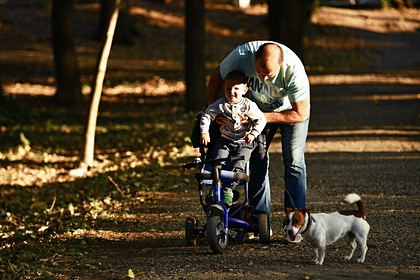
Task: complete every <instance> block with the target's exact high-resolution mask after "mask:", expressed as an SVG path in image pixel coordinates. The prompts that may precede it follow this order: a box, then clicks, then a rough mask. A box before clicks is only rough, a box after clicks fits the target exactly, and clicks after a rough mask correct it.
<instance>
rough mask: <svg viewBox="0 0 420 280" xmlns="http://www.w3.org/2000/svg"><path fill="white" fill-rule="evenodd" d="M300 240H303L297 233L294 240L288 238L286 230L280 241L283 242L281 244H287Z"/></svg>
mask: <svg viewBox="0 0 420 280" xmlns="http://www.w3.org/2000/svg"><path fill="white" fill-rule="evenodd" d="M302 240H303V238H302V235H300V234H298V235H296V238H295V240H293V241H292V240H290V238H289V235H288V234H287V232H286V234H285V235H284V237H283V239H282V240H281V243H283V244H287V243H299V242H301V241H302Z"/></svg>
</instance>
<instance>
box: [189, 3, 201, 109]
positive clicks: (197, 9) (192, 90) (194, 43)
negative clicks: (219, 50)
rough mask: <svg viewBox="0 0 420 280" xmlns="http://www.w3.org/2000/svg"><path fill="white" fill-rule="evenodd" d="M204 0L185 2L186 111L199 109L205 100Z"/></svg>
mask: <svg viewBox="0 0 420 280" xmlns="http://www.w3.org/2000/svg"><path fill="white" fill-rule="evenodd" d="M204 12H205V9H204V0H186V2H185V21H186V24H185V82H186V85H187V92H186V95H185V99H186V100H185V101H186V102H185V104H186V111H187V112H188V111H199V110H201V109H202V108H203V106H204V104H205V102H206V73H205V71H206V68H205V52H204V50H205V37H206V32H205V28H204Z"/></svg>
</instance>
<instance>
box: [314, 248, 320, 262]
mask: <svg viewBox="0 0 420 280" xmlns="http://www.w3.org/2000/svg"><path fill="white" fill-rule="evenodd" d="M312 251H313V252H314V257H313V259H312V262H313V263H315V264H318V258H319V256H318V247H317V246H312Z"/></svg>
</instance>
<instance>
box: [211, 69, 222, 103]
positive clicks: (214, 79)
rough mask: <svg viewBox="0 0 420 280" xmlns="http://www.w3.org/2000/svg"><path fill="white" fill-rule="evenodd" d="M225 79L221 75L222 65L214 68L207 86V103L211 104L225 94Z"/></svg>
mask: <svg viewBox="0 0 420 280" xmlns="http://www.w3.org/2000/svg"><path fill="white" fill-rule="evenodd" d="M223 83H224V81H223V79H222V76H220V65H219V66H217V67H216V69H214V71H213V74H212V75H211V76H210V80H209V84H208V86H207V105H210V104H211V103H213V102H214V101H216V100H217V99H219V98H220V97H222V95H223Z"/></svg>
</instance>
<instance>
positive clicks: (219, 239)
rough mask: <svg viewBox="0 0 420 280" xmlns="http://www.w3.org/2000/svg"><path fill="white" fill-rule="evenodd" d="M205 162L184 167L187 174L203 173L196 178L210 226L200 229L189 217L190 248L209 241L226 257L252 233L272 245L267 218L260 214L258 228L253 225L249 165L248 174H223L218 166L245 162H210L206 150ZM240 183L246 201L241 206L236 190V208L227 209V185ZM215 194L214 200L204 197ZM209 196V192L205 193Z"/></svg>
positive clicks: (229, 158) (218, 160) (216, 160)
mask: <svg viewBox="0 0 420 280" xmlns="http://www.w3.org/2000/svg"><path fill="white" fill-rule="evenodd" d="M200 152H201V158H196V159H195V161H194V162H191V163H186V164H184V165H183V168H184V170H186V169H188V168H192V167H199V168H200V172H198V173H196V174H195V178H196V180H197V182H198V193H199V198H200V204H201V206H202V208H203V210H204V212H205V214H206V224H205V225H204V226H201V227H199V226H198V222H197V220H196V219H195V218H193V217H188V218H187V219H186V221H185V238H186V242H187V245H189V246H195V245H197V240H198V239H203V238H205V237H206V238H207V242H208V244H209V246H210V248H211V250H212V251H213V252H214V253H217V254H221V253H223V252H224V251H225V250H226V248H227V246H228V244H229V240H234V241H237V242H242V241H245V240H246V237H247V235H248V234H249V233H251V234H252V233H253V234H254V236H258V237H259V240H260V242H262V243H268V242H270V223H269V217H268V215H267V214H259V216H258V224H252V212H253V207H252V206H251V205H249V203H248V201H249V200H248V182H249V177H248V174H249V167H248V165H249V164H247V167H246V174H245V173H242V172H233V171H227V170H221V169H219V168H218V167H217V166H218V165H219V163H221V162H232V161H234V160H238V159H243V158H238V157H228V158H220V159H206V155H205V152H204V148H203V147H200ZM233 181H239V185H238V187H239V186H240V185H243V188H244V191H243V193H244V196H245V197H244V199H243V201H242V202H241V201H240V199H239V192H238V191H237V190H236V189H235V190H234V191H233V192H234V197H233V201H234V203H233V204H232V206H230V207H227V206H226V205H225V204H224V203H223V202H222V193H223V185H225V184H231V183H232V182H233ZM204 188H206V189H207V190H209V188H211V189H212V190H213V196H212V197H211V198H209V197H204V196H203V189H204ZM205 193H207V192H205Z"/></svg>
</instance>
